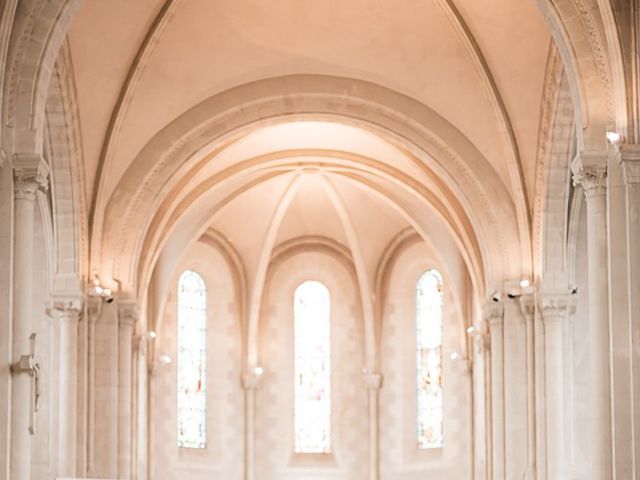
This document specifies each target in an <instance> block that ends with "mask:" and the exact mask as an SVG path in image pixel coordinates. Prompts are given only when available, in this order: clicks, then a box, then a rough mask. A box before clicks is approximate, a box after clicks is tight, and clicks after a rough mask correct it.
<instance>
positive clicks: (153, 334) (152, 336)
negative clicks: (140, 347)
mask: <svg viewBox="0 0 640 480" xmlns="http://www.w3.org/2000/svg"><path fill="white" fill-rule="evenodd" d="M157 336H158V334H157V333H156V331H155V330H149V331H148V332H147V337H148V338H149V339H151V340H153V339H155V338H156V337H157Z"/></svg>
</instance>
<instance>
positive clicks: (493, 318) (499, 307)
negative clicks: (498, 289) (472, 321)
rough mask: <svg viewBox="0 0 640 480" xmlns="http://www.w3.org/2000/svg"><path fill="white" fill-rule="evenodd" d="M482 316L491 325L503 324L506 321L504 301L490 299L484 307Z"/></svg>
mask: <svg viewBox="0 0 640 480" xmlns="http://www.w3.org/2000/svg"><path fill="white" fill-rule="evenodd" d="M482 316H483V318H484V319H485V321H486V322H487V323H488V324H489V327H490V328H491V327H494V326H498V325H502V322H503V321H504V305H503V304H502V302H494V301H493V300H488V301H487V302H485V304H484V307H483V308H482Z"/></svg>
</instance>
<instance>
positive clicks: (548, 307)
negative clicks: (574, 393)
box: [538, 294, 597, 480]
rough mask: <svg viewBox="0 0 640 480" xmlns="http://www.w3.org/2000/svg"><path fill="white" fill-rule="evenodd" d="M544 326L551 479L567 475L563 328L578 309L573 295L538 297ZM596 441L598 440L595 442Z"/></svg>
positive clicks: (547, 472)
mask: <svg viewBox="0 0 640 480" xmlns="http://www.w3.org/2000/svg"><path fill="white" fill-rule="evenodd" d="M538 303H539V308H540V315H541V318H542V323H543V325H544V352H545V382H544V383H545V391H544V394H545V412H546V415H545V417H546V419H545V420H546V421H545V432H546V442H544V443H545V445H546V466H545V467H546V468H545V471H546V475H545V476H544V478H546V479H548V480H564V479H566V478H567V477H568V468H567V464H566V452H565V438H564V432H565V412H564V395H563V392H564V381H565V379H564V375H563V374H564V362H563V358H564V356H563V347H564V339H563V331H564V324H565V322H566V321H567V319H568V318H569V315H570V314H572V313H573V312H574V311H575V297H574V296H573V295H570V294H542V295H540V298H539V300H538ZM596 443H597V442H596Z"/></svg>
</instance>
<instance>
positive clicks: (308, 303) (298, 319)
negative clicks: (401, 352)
mask: <svg viewBox="0 0 640 480" xmlns="http://www.w3.org/2000/svg"><path fill="white" fill-rule="evenodd" d="M330 311H331V299H330V295H329V290H328V289H327V287H325V286H324V285H323V284H322V283H320V282H317V281H313V280H310V281H307V282H304V283H302V284H300V285H299V286H298V288H297V289H296V291H295V294H294V317H295V320H294V331H295V333H294V335H295V341H294V347H295V366H294V370H295V406H294V430H295V445H294V449H295V452H296V453H328V452H330V451H331V342H330V336H331V330H330Z"/></svg>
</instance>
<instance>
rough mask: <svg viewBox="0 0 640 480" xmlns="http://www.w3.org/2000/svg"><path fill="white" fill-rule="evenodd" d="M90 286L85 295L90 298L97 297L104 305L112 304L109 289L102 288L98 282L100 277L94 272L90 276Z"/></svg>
mask: <svg viewBox="0 0 640 480" xmlns="http://www.w3.org/2000/svg"><path fill="white" fill-rule="evenodd" d="M89 283H90V284H91V286H90V287H89V288H88V290H87V295H89V296H90V297H94V298H96V297H99V298H102V300H104V301H105V302H106V303H111V302H113V296H112V295H111V289H110V288H104V287H103V286H102V284H101V282H100V277H99V276H98V273H97V272H94V273H93V275H92V276H91V280H90V281H89Z"/></svg>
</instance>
